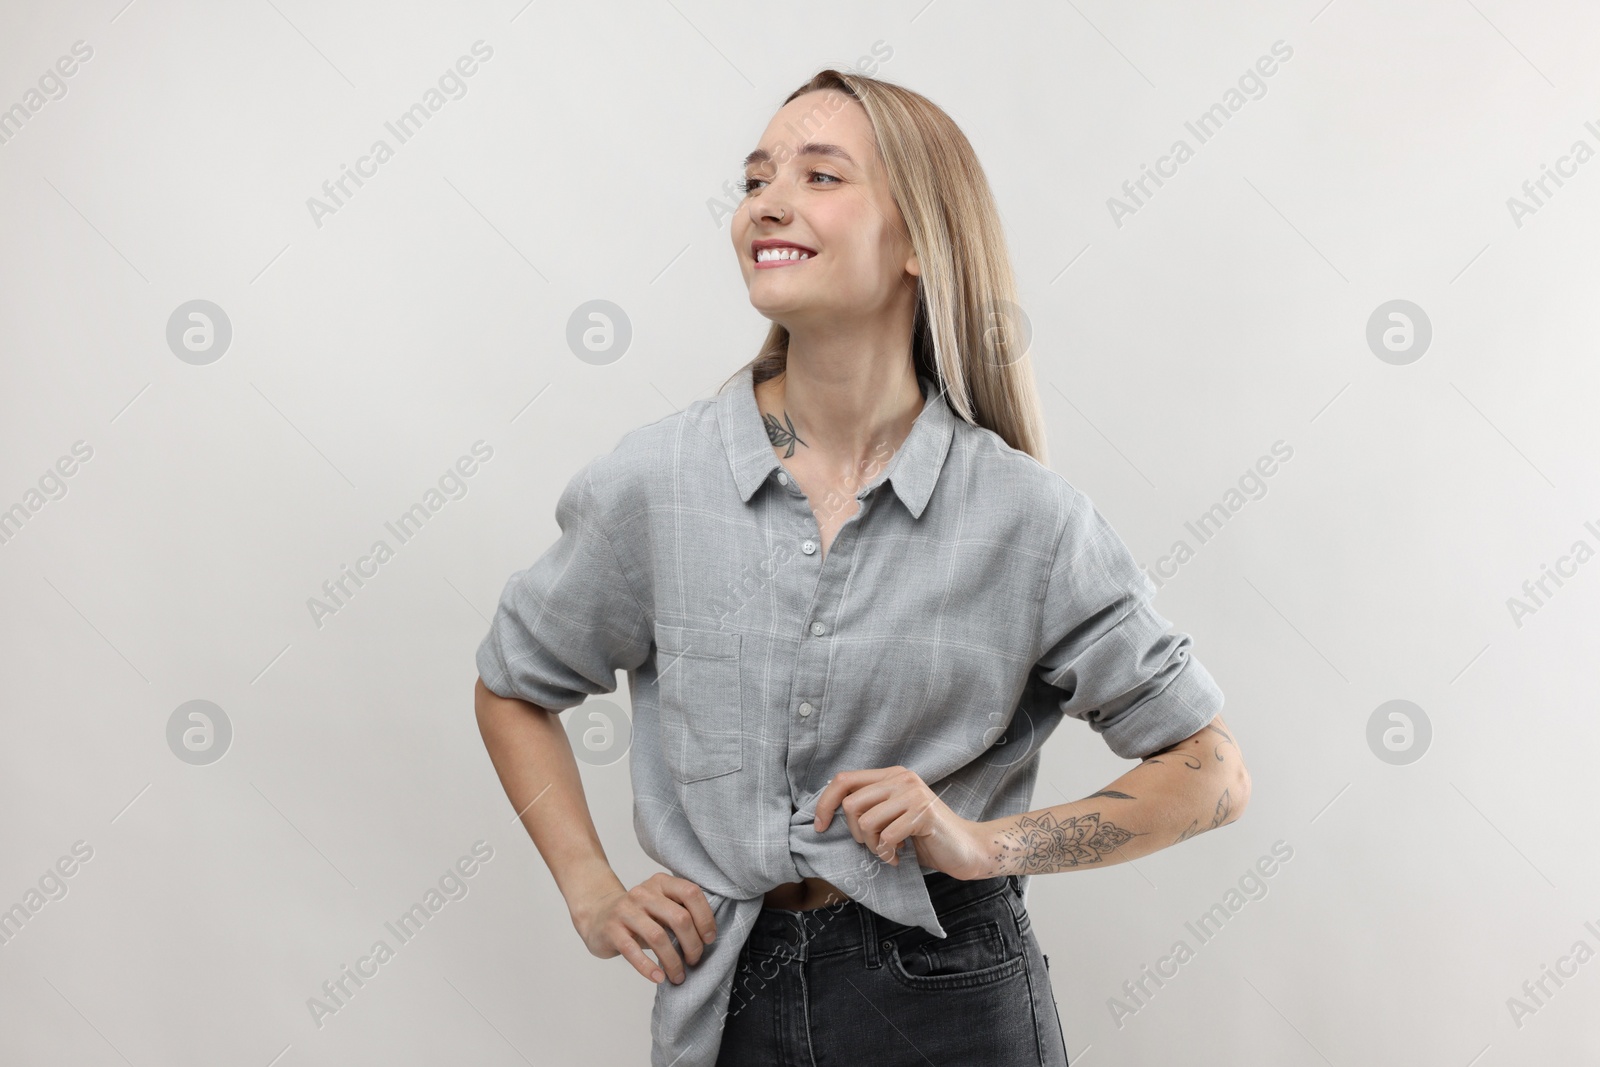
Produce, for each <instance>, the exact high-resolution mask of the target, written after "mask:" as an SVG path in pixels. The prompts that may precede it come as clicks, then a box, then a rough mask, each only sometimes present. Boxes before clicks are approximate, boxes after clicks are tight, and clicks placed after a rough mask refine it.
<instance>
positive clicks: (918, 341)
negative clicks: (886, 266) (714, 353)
mask: <svg viewBox="0 0 1600 1067" xmlns="http://www.w3.org/2000/svg"><path fill="white" fill-rule="evenodd" d="M818 90H835V91H838V92H840V93H843V94H845V95H846V96H848V97H849V98H850V99H852V100H855V101H857V102H858V103H860V104H861V106H862V107H863V108H864V109H865V110H866V113H867V119H868V120H869V121H870V122H871V123H872V130H873V134H874V136H875V137H876V138H877V142H878V152H879V154H880V155H881V156H882V157H883V163H884V170H885V172H886V173H887V175H888V179H889V192H890V194H891V195H892V196H893V197H894V201H895V203H896V205H898V206H899V208H900V216H901V218H903V219H904V220H905V224H906V227H907V229H908V230H909V231H910V232H909V233H907V234H905V236H906V237H907V238H908V240H909V241H910V243H911V247H912V248H913V249H914V250H915V251H916V254H917V260H918V262H919V263H920V265H921V268H922V273H921V275H920V277H918V279H917V310H916V319H915V324H914V325H913V327H912V342H911V349H912V352H911V355H912V362H913V365H914V368H915V371H916V373H917V374H919V375H926V376H927V377H929V378H931V379H933V381H934V382H935V383H937V385H938V386H939V387H940V388H942V389H944V390H945V396H946V398H947V400H948V401H949V403H950V407H951V409H952V410H954V411H955V413H956V414H957V415H958V416H960V417H961V418H962V419H964V420H965V421H967V422H968V423H971V424H974V425H978V426H982V427H984V428H986V429H989V430H993V431H994V432H995V433H996V434H999V435H1000V437H1001V439H1002V440H1004V441H1005V442H1006V444H1008V445H1010V446H1011V447H1012V448H1015V449H1017V450H1018V451H1021V452H1026V453H1028V454H1029V455H1031V456H1032V457H1033V458H1034V459H1036V460H1038V461H1039V462H1040V463H1047V462H1048V459H1047V455H1046V445H1045V439H1044V417H1043V412H1042V410H1041V409H1040V406H1039V397H1038V393H1037V391H1036V388H1035V381H1034V374H1033V365H1032V363H1031V362H1030V361H1029V358H1028V353H1027V352H1026V351H1025V345H1024V342H1023V339H1022V337H1020V336H1019V334H1026V332H1027V325H1026V318H1025V317H1024V316H1023V314H1022V310H1021V308H1020V307H1019V306H1018V305H1017V301H1016V282H1015V279H1014V276H1013V274H1012V271H1011V257H1010V254H1009V253H1008V252H1007V250H1006V241H1005V234H1004V232H1003V231H1002V229H1001V226H1000V213H999V211H998V210H996V208H995V203H994V194H993V193H992V192H991V191H990V189H989V182H988V179H987V178H985V177H984V173H983V167H982V166H981V165H979V163H978V156H977V154H976V153H975V152H973V150H972V145H971V144H970V143H969V142H968V141H967V138H966V135H965V134H963V133H962V132H961V128H960V127H958V126H957V125H956V124H955V122H954V121H953V120H952V119H951V118H950V116H949V115H947V114H945V112H944V111H943V109H941V108H940V107H939V106H938V105H937V104H935V103H934V102H933V101H931V100H929V99H928V98H927V97H925V96H923V95H921V94H920V93H916V92H913V91H911V90H910V89H907V88H904V87H903V86H899V85H895V84H894V83H892V82H886V81H881V80H879V79H877V78H869V77H866V76H864V75H860V74H851V73H847V72H844V71H838V70H833V69H831V68H830V69H827V70H822V71H819V72H818V73H817V74H816V75H815V76H814V77H812V78H811V80H810V81H808V82H806V83H805V84H804V85H802V86H800V88H798V89H796V90H795V91H794V92H792V93H790V94H789V97H788V99H787V100H785V101H784V103H785V104H787V103H789V102H790V101H791V100H794V99H795V98H796V97H799V96H802V95H804V94H805V93H809V92H815V91H818ZM835 110H836V109H835ZM788 359H789V331H788V330H786V329H784V328H783V327H782V326H780V325H778V324H777V323H773V324H772V328H771V329H770V330H769V331H768V332H767V337H766V340H765V341H764V342H763V343H762V345H761V350H760V352H759V353H758V354H757V355H756V357H755V358H754V359H752V360H751V361H750V362H749V363H747V364H745V366H744V367H740V368H739V370H738V371H736V372H734V375H733V377H732V378H730V379H728V381H727V382H725V383H723V388H724V389H725V388H727V386H728V384H730V383H731V382H732V381H733V380H734V379H735V378H737V377H738V376H739V374H741V373H743V372H744V370H745V369H746V368H753V370H752V377H753V380H754V381H755V382H756V383H760V382H763V381H766V380H767V379H769V378H773V377H776V376H777V375H779V374H781V373H783V371H784V368H785V366H786V365H787V364H788ZM719 391H720V390H719Z"/></svg>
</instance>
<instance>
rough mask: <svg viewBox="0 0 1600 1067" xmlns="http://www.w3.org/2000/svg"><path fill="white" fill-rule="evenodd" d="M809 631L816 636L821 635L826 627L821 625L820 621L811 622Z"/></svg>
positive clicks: (825, 630)
mask: <svg viewBox="0 0 1600 1067" xmlns="http://www.w3.org/2000/svg"><path fill="white" fill-rule="evenodd" d="M811 632H812V633H814V634H816V635H817V636H818V637H821V636H822V635H823V634H825V633H827V632H828V628H827V627H826V626H824V625H822V624H821V623H820V622H814V623H812V624H811Z"/></svg>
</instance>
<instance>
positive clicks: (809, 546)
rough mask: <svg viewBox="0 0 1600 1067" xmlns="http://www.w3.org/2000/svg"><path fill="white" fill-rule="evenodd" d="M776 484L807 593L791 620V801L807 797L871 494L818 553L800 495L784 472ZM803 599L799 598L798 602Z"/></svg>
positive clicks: (815, 530) (813, 520)
mask: <svg viewBox="0 0 1600 1067" xmlns="http://www.w3.org/2000/svg"><path fill="white" fill-rule="evenodd" d="M778 481H779V482H780V483H781V484H782V485H783V486H784V488H785V489H786V491H787V492H788V494H789V497H790V502H791V504H792V508H791V509H790V510H791V511H792V514H793V520H792V522H786V524H785V525H786V526H788V528H789V531H790V536H792V537H794V539H795V543H796V545H797V547H798V548H799V551H800V558H801V559H802V560H803V561H804V562H803V563H802V564H801V567H802V568H804V569H802V570H800V571H797V572H796V573H797V574H798V575H801V576H807V575H808V576H810V578H811V579H812V583H813V584H812V592H811V596H810V598H809V601H807V609H806V612H805V614H804V617H803V618H801V619H799V620H796V629H797V631H798V636H797V638H796V641H797V645H796V649H797V651H796V655H795V667H794V678H793V683H792V685H791V687H790V690H789V694H790V695H789V706H788V708H787V709H786V712H785V717H786V720H787V722H788V740H789V744H788V753H787V758H786V761H785V771H786V772H787V775H788V779H789V795H790V797H791V798H794V797H801V796H805V795H807V794H809V793H810V792H812V789H813V786H812V785H811V783H809V782H808V775H809V772H810V769H811V766H812V763H813V762H814V760H815V759H816V756H817V752H818V749H819V747H820V746H819V738H820V736H821V729H822V723H823V719H824V716H825V715H826V714H827V713H828V711H829V693H828V677H829V673H830V670H831V667H832V662H833V643H834V641H835V640H836V639H837V637H838V634H837V630H836V621H837V619H838V613H839V602H840V599H841V598H842V596H843V594H844V588H845V583H846V582H847V581H848V580H849V576H850V567H851V563H852V560H853V557H854V554H855V548H856V543H857V539H858V538H857V535H858V530H859V528H860V525H861V523H862V522H863V521H865V519H866V517H867V514H868V512H869V511H870V510H871V507H872V501H873V495H874V490H875V488H876V487H874V489H869V490H867V491H866V492H865V493H864V494H863V495H862V496H861V498H860V500H859V506H858V507H857V509H856V512H855V514H853V515H851V516H850V517H849V518H847V519H846V520H845V521H844V522H843V523H842V524H841V525H840V527H839V531H838V533H837V534H835V535H834V539H833V544H831V545H830V546H828V551H827V552H826V553H824V552H823V551H822V542H821V538H822V531H821V527H820V525H819V524H818V522H817V517H816V515H815V514H814V513H813V512H812V510H811V506H810V502H809V500H808V499H807V497H806V495H805V493H804V492H803V491H802V490H801V489H800V488H799V487H798V486H796V485H795V483H794V479H793V478H792V477H790V476H789V474H788V473H787V472H782V471H780V472H779V474H778ZM801 599H802V600H804V598H801Z"/></svg>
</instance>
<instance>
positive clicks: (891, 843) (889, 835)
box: [878, 806, 928, 863]
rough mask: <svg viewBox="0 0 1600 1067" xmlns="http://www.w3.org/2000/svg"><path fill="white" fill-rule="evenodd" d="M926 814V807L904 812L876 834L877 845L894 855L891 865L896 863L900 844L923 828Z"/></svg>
mask: <svg viewBox="0 0 1600 1067" xmlns="http://www.w3.org/2000/svg"><path fill="white" fill-rule="evenodd" d="M927 812H928V808H927V806H924V807H922V808H921V809H920V810H917V811H906V812H904V813H902V814H901V815H900V817H899V818H897V819H895V820H894V821H893V822H891V823H890V824H889V825H888V826H885V827H884V828H883V830H882V832H881V833H879V834H878V844H879V845H880V846H881V847H882V848H883V849H887V850H889V851H891V852H892V853H894V854H895V859H893V860H890V862H891V863H893V862H896V861H898V859H899V852H900V846H901V844H903V843H904V842H905V841H906V839H907V838H909V837H911V835H912V834H914V833H916V832H917V831H918V830H920V829H922V828H923V826H924V823H925V820H924V816H925V815H926V814H927Z"/></svg>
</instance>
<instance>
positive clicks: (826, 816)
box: [812, 771, 861, 833]
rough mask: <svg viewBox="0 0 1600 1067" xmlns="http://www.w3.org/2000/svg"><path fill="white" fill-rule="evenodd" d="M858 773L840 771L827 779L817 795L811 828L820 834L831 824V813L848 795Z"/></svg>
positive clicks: (836, 809)
mask: <svg viewBox="0 0 1600 1067" xmlns="http://www.w3.org/2000/svg"><path fill="white" fill-rule="evenodd" d="M860 773H861V772H860V771H840V772H839V773H838V774H836V775H834V776H833V777H832V778H831V779H829V781H828V784H827V785H826V786H824V787H823V789H822V792H821V793H819V794H818V795H817V817H816V820H815V822H813V823H812V825H813V826H815V827H816V828H817V831H818V832H819V833H820V832H821V831H823V830H826V829H827V828H828V826H829V824H831V823H832V822H833V813H834V812H836V811H838V810H839V804H840V802H842V801H843V800H844V798H845V797H847V796H849V795H850V790H851V789H852V788H853V787H854V785H855V782H856V778H857V776H858V775H859V774H860Z"/></svg>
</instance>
